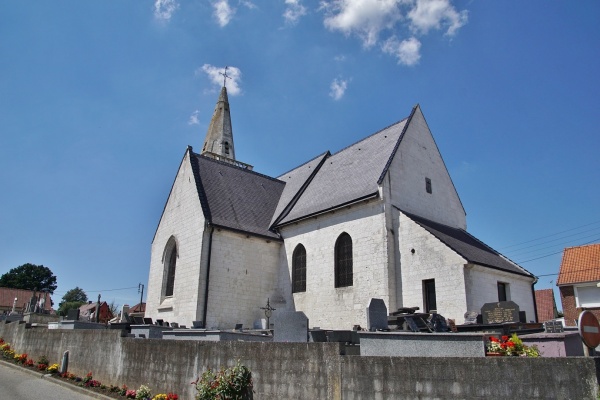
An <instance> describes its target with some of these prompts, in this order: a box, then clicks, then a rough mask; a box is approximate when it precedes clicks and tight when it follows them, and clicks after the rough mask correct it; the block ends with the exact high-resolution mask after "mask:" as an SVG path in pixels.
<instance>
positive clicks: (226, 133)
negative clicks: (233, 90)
mask: <svg viewBox="0 0 600 400" xmlns="http://www.w3.org/2000/svg"><path fill="white" fill-rule="evenodd" d="M222 75H223V76H224V81H223V88H222V89H221V93H220V94H219V99H218V100H217V105H216V106H215V111H214V112H213V116H212V119H211V120H210V124H209V125H208V131H207V132H206V139H204V145H203V146H202V153H201V154H206V153H208V154H206V155H211V156H213V157H214V156H216V158H226V159H231V160H235V148H234V146H233V131H232V129H231V115H230V114H229V100H228V98H227V88H226V87H225V82H226V80H227V78H228V76H227V67H226V68H225V73H224V74H222Z"/></svg>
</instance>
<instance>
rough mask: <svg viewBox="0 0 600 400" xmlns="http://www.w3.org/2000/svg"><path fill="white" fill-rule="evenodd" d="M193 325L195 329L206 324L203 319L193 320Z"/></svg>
mask: <svg viewBox="0 0 600 400" xmlns="http://www.w3.org/2000/svg"><path fill="white" fill-rule="evenodd" d="M192 327H193V328H194V329H200V328H203V327H204V324H203V323H202V321H192Z"/></svg>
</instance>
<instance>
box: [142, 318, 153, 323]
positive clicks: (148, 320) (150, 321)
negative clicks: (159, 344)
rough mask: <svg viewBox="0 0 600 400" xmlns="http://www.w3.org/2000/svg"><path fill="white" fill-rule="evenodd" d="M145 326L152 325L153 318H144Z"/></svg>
mask: <svg viewBox="0 0 600 400" xmlns="http://www.w3.org/2000/svg"><path fill="white" fill-rule="evenodd" d="M144 324H146V325H152V318H146V317H144Z"/></svg>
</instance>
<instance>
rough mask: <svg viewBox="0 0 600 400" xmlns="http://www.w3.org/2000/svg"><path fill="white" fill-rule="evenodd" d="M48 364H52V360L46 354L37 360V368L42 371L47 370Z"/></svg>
mask: <svg viewBox="0 0 600 400" xmlns="http://www.w3.org/2000/svg"><path fill="white" fill-rule="evenodd" d="M48 364H50V361H48V357H46V356H41V357H40V358H39V359H38V361H37V367H36V368H37V369H38V370H40V371H45V370H46V368H48Z"/></svg>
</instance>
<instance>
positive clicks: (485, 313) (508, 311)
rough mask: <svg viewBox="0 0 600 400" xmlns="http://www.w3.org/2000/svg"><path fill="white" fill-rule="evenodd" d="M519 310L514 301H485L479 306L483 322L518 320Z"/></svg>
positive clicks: (496, 322) (500, 322) (494, 322)
mask: <svg viewBox="0 0 600 400" xmlns="http://www.w3.org/2000/svg"><path fill="white" fill-rule="evenodd" d="M519 311H520V310H519V306H518V305H517V303H515V302H514V301H499V302H497V303H485V304H484V305H483V307H481V315H482V317H483V323H484V324H503V323H505V322H519Z"/></svg>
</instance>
